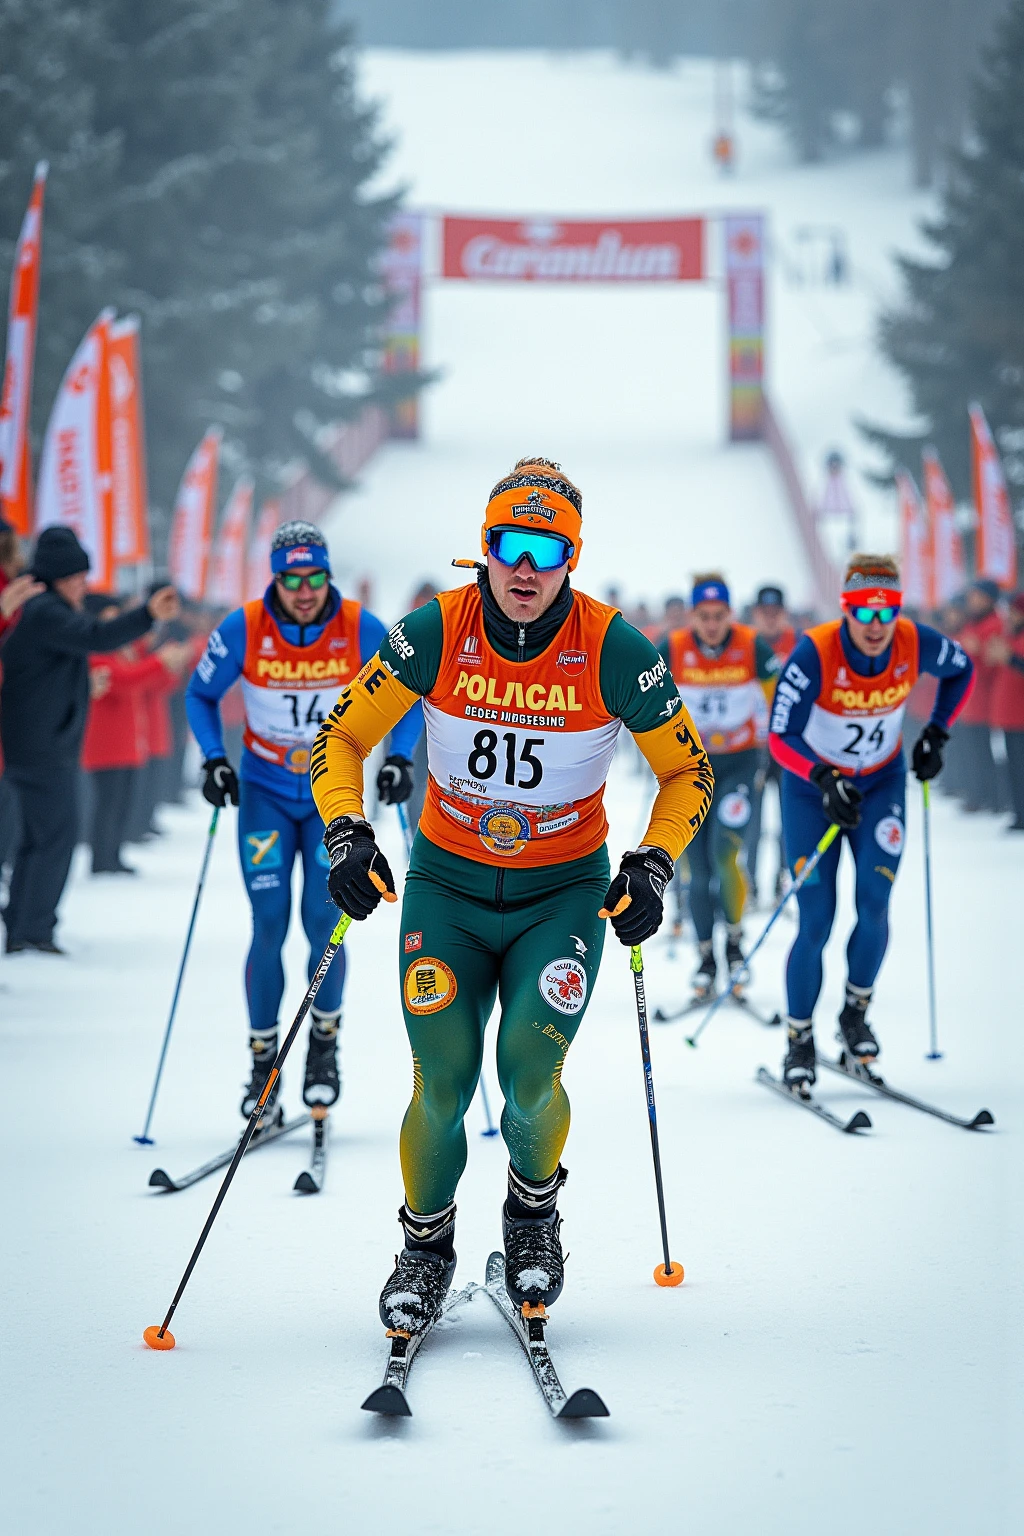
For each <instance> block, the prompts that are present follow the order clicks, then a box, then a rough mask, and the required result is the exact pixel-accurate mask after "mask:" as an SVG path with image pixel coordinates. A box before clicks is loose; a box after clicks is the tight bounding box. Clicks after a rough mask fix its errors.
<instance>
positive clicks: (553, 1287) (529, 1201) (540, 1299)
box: [501, 1163, 568, 1309]
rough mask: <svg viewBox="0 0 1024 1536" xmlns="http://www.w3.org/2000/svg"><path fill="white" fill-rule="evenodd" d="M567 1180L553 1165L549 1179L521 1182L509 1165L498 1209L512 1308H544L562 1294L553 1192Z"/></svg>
mask: <svg viewBox="0 0 1024 1536" xmlns="http://www.w3.org/2000/svg"><path fill="white" fill-rule="evenodd" d="M567 1178H568V1174H567V1173H566V1171H565V1169H564V1168H563V1167H562V1165H561V1163H559V1165H558V1167H557V1168H556V1169H555V1171H554V1173H553V1174H552V1175H551V1177H550V1179H542V1180H540V1181H539V1182H537V1181H534V1180H533V1179H527V1178H524V1177H523V1175H522V1174H521V1173H517V1172H516V1170H515V1169H514V1168H513V1167H512V1165H511V1163H510V1164H509V1169H508V1199H507V1200H506V1201H505V1204H504V1205H503V1206H502V1208H501V1233H502V1237H503V1239H504V1243H505V1289H506V1291H507V1292H508V1295H509V1300H510V1301H511V1302H512V1305H513V1306H514V1307H516V1308H520V1309H521V1308H522V1307H524V1306H530V1307H538V1306H545V1307H549V1306H550V1305H551V1303H552V1302H554V1301H557V1300H558V1298H559V1296H560V1295H561V1294H562V1286H563V1284H564V1283H565V1257H564V1255H563V1253H562V1242H561V1237H560V1233H561V1228H562V1218H561V1217H560V1216H559V1214H558V1209H557V1201H558V1191H559V1190H560V1189H561V1187H562V1185H563V1184H564V1183H565V1181H566V1179H567Z"/></svg>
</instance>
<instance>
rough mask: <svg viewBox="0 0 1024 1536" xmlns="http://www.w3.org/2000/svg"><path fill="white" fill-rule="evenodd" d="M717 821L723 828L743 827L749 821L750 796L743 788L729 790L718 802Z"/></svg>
mask: <svg viewBox="0 0 1024 1536" xmlns="http://www.w3.org/2000/svg"><path fill="white" fill-rule="evenodd" d="M718 819H719V821H720V822H721V823H722V826H723V827H745V826H746V824H747V822H748V821H749V820H750V796H749V794H748V793H747V790H746V788H745V787H741V788H740V789H733V790H730V792H729V794H727V795H723V796H722V798H721V800H719V802H718Z"/></svg>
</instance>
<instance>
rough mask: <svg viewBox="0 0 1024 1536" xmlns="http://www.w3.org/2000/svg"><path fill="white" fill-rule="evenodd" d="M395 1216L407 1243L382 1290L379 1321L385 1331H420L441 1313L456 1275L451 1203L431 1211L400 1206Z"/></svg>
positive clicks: (452, 1208) (396, 1256) (453, 1223)
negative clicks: (422, 1211) (442, 1208)
mask: <svg viewBox="0 0 1024 1536" xmlns="http://www.w3.org/2000/svg"><path fill="white" fill-rule="evenodd" d="M398 1219H399V1221H400V1222H401V1223H402V1230H403V1232H404V1233H405V1247H404V1248H403V1249H402V1251H401V1253H399V1254H396V1255H395V1267H394V1269H393V1270H392V1272H391V1275H390V1277H389V1279H388V1282H387V1284H386V1285H385V1287H384V1289H383V1290H382V1291H381V1293H380V1307H379V1311H380V1320H381V1322H382V1323H383V1324H384V1327H385V1328H387V1330H388V1331H389V1333H407V1334H412V1333H422V1332H423V1331H424V1329H426V1328H429V1327H430V1325H431V1324H432V1323H436V1322H437V1319H438V1318H439V1317H440V1316H441V1309H442V1307H443V1306H444V1299H445V1297H446V1296H447V1295H448V1292H449V1290H450V1289H451V1283H452V1280H453V1278H454V1275H455V1265H456V1262H457V1259H456V1254H455V1249H454V1247H453V1242H454V1238H455V1203H454V1201H453V1202H452V1204H451V1205H446V1206H445V1208H444V1210H443V1211H435V1212H434V1213H433V1215H430V1216H419V1215H417V1213H416V1212H415V1211H411V1210H410V1209H409V1207H408V1206H407V1205H403V1206H401V1207H400V1209H399V1212H398Z"/></svg>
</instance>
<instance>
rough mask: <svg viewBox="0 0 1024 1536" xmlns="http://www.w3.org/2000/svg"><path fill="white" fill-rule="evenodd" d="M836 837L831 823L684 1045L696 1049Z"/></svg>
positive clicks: (834, 827) (837, 829) (836, 834)
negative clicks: (736, 971)
mask: <svg viewBox="0 0 1024 1536" xmlns="http://www.w3.org/2000/svg"><path fill="white" fill-rule="evenodd" d="M838 836H839V828H838V827H837V826H836V824H835V822H833V823H832V825H831V826H830V827H828V828H827V830H826V831H825V834H824V836H823V837H821V838H819V840H818V843H817V846H816V847H815V850H814V852H813V853H812V854H811V856H810V858H809V859H808V860H807V862H806V864H805V865H804V867H803V869H802V870H801V871H800V873H799V874H798V875H797V877H796V879H795V880H794V881H793V884H792V885H791V886H790V888H789V890H788V891H787V892H786V894H785V895H784V896H783V897H782V898H781V900H780V901H779V902H778V904H777V906H776V908H775V911H774V912H773V913H772V915H771V917H770V918H769V919H768V921H767V923H766V924H765V926H764V931H763V933H762V934H761V937H760V938H759V939H758V941H757V943H756V944H755V945H754V947H753V949H751V950H750V951H749V952H748V954H747V957H746V959H745V960H744V962H743V970H742V971H741V972H740V974H739V976H737V977H736V978H735V980H733V981H732V982H731V985H730V986H728V987H726V989H725V991H724V992H719V994H718V996H717V997H716V998H715V1000H714V1002H713V1003H712V1004H711V1007H710V1008H709V1009H708V1011H707V1013H706V1014H705V1015H704V1017H703V1018H702V1019H701V1021H700V1023H699V1024H698V1025H697V1028H696V1029H695V1030H694V1032H693V1034H692V1035H687V1036H686V1043H687V1045H692V1046H693V1047H694V1048H696V1045H697V1041H698V1040H699V1039H700V1037H701V1035H702V1034H703V1033H704V1031H705V1030H706V1029H707V1027H708V1025H709V1024H710V1023H711V1020H712V1019H713V1018H714V1016H715V1014H716V1013H717V1012H718V1010H719V1008H721V1006H722V1004H723V1003H724V1002H725V1000H726V998H727V997H728V996H729V993H730V992H731V991H732V989H733V987H735V986H738V985H739V984H740V982H741V981H743V980H744V979H745V977H746V976H747V975H748V974H749V971H750V962H751V960H753V958H754V956H755V955H756V954H757V952H758V950H759V949H760V948H761V945H762V944H763V943H764V941H765V939H766V938H767V937H768V935H769V934H770V933H771V931H772V929H773V928H774V927H775V924H776V922H777V921H778V919H779V917H780V916H781V914H782V909H783V907H784V906H785V905H786V902H787V901H788V900H789V898H790V897H791V896H795V895H796V894H797V892H798V891H799V889H800V887H801V886H802V885H803V883H804V881H805V880H807V879H808V878H809V876H810V875H812V874H813V873H814V871H815V870H816V869H817V867H818V865H819V863H820V862H821V860H822V858H823V857H824V855H825V854H826V853H827V852H828V850H829V848H831V846H832V844H833V843H834V842H835V840H836V838H837V837H838Z"/></svg>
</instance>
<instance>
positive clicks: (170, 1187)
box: [149, 1113, 309, 1194]
mask: <svg viewBox="0 0 1024 1536" xmlns="http://www.w3.org/2000/svg"><path fill="white" fill-rule="evenodd" d="M308 1124H309V1116H308V1115H293V1116H292V1118H291V1119H290V1120H286V1119H285V1118H284V1115H283V1113H282V1114H281V1115H280V1116H279V1117H278V1120H277V1122H276V1123H275V1124H273V1125H271V1126H269V1127H268V1128H267V1130H265V1131H257V1132H256V1134H255V1135H254V1136H253V1138H252V1140H251V1141H250V1143H249V1145H248V1147H247V1148H246V1152H245V1156H246V1157H248V1156H249V1154H250V1153H252V1152H258V1151H259V1149H260V1147H267V1146H269V1145H270V1144H271V1142H274V1141H280V1140H281V1138H282V1136H290V1135H291V1134H292V1132H293V1131H298V1130H301V1128H302V1127H303V1126H304V1125H308ZM237 1146H238V1143H237V1142H235V1143H233V1144H232V1145H231V1146H230V1147H229V1148H228V1149H227V1151H226V1152H219V1153H218V1154H217V1156H216V1157H211V1158H210V1160H209V1162H207V1163H201V1164H200V1165H199V1167H198V1168H193V1169H192V1171H191V1172H190V1173H181V1174H179V1175H178V1176H177V1178H172V1177H171V1175H170V1174H169V1173H167V1172H166V1171H165V1170H164V1169H163V1168H154V1169H153V1172H152V1173H151V1174H150V1176H149V1187H150V1189H164V1190H167V1191H168V1192H169V1193H172V1194H173V1193H176V1192H177V1191H178V1190H182V1189H190V1188H191V1187H192V1185H193V1184H198V1183H200V1182H201V1181H202V1180H203V1179H208V1178H209V1177H210V1175H211V1174H212V1173H219V1171H220V1170H221V1169H222V1168H226V1167H227V1166H228V1164H229V1163H230V1161H231V1159H232V1158H233V1157H234V1155H235V1152H236V1150H237Z"/></svg>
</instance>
